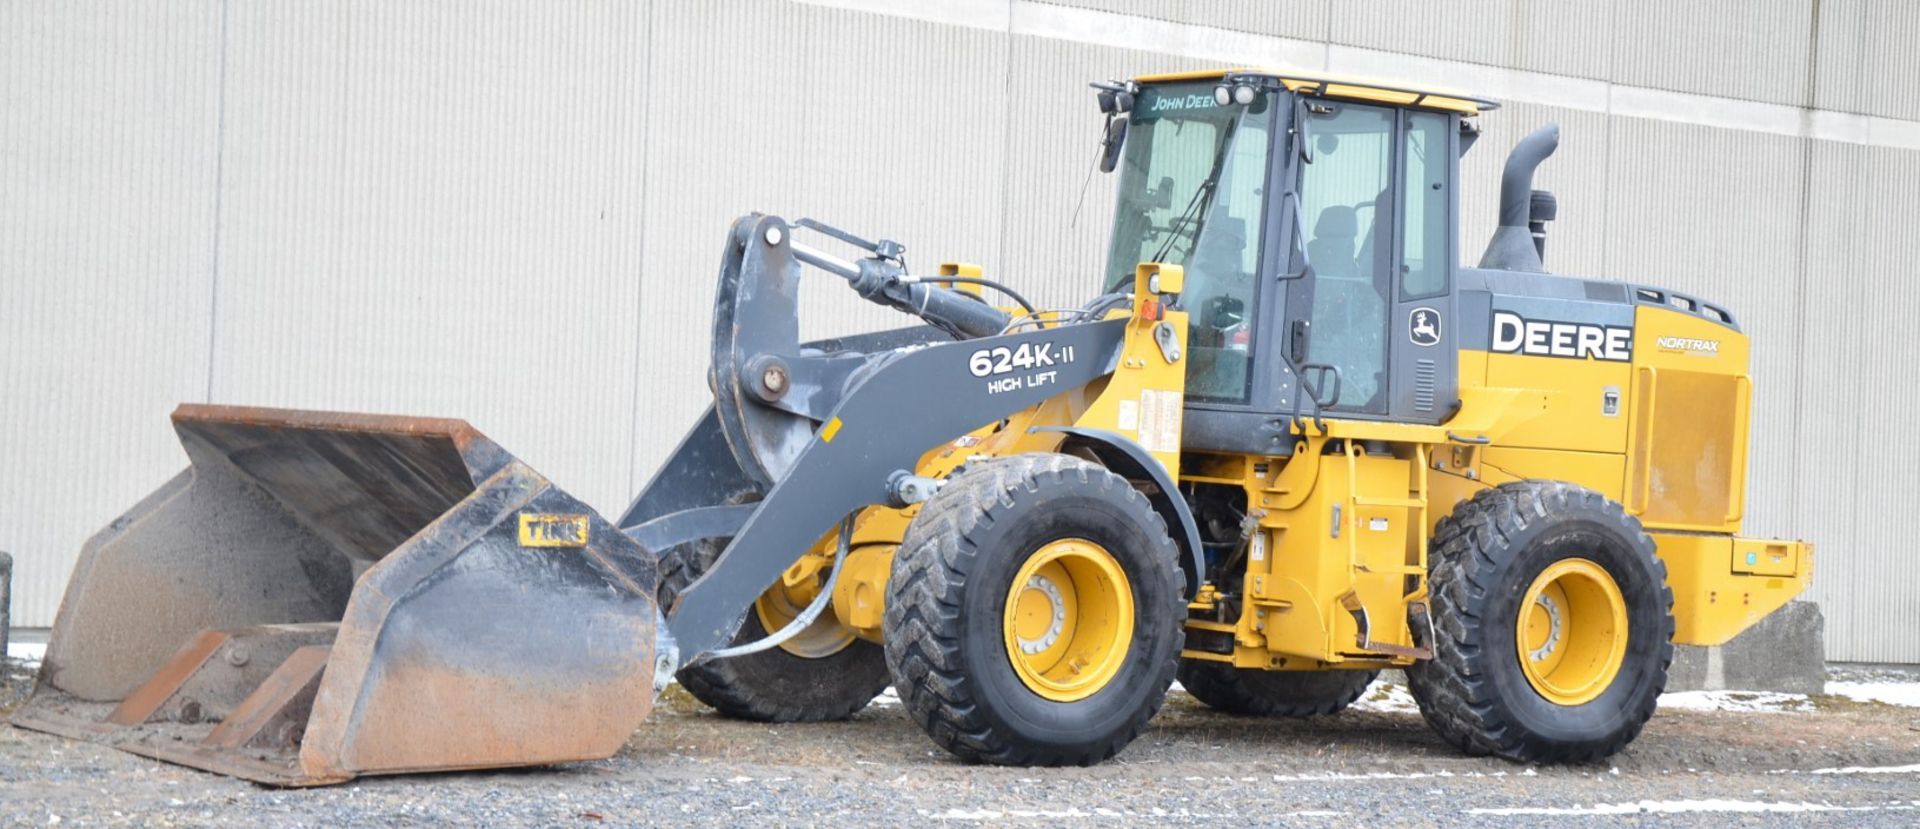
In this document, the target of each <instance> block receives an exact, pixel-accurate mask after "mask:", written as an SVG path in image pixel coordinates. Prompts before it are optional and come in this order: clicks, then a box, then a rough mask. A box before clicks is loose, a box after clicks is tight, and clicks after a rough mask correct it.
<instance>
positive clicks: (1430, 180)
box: [1400, 112, 1453, 300]
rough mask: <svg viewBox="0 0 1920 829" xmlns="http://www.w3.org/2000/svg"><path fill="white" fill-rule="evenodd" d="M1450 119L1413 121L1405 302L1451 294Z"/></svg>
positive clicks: (1406, 193)
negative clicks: (1449, 274) (1449, 287)
mask: <svg viewBox="0 0 1920 829" xmlns="http://www.w3.org/2000/svg"><path fill="white" fill-rule="evenodd" d="M1447 161H1448V158H1447V116H1445V115H1437V114H1435V113H1431V112H1414V113H1409V114H1408V116H1407V169H1406V179H1405V180H1404V181H1403V182H1402V184H1403V187H1402V188H1401V192H1402V194H1403V195H1402V196H1401V199H1402V206H1403V208H1404V210H1405V212H1406V236H1405V250H1404V252H1403V254H1402V258H1401V260H1400V298H1401V299H1403V300H1408V299H1426V298H1428V297H1433V296H1439V295H1441V294H1444V293H1446V292H1447V264H1448V256H1449V254H1448V251H1447V248H1448V245H1447V242H1448V241H1449V240H1448V238H1447V204H1448V202H1449V201H1450V200H1451V199H1452V197H1453V194H1452V193H1451V192H1449V191H1450V190H1451V189H1452V186H1453V183H1452V182H1450V181H1448V180H1447V175H1448V170H1449V165H1448V163H1447Z"/></svg>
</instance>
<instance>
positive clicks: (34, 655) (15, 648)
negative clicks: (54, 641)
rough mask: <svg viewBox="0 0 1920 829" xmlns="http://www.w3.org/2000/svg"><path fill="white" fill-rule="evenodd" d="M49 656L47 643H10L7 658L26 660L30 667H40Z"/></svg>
mask: <svg viewBox="0 0 1920 829" xmlns="http://www.w3.org/2000/svg"><path fill="white" fill-rule="evenodd" d="M46 655H47V643H45V642H8V643H7V656H9V657H11V658H14V659H23V660H26V662H27V664H28V665H38V664H40V660H41V659H43V658H45V657H46Z"/></svg>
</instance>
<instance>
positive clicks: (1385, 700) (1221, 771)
mask: <svg viewBox="0 0 1920 829" xmlns="http://www.w3.org/2000/svg"><path fill="white" fill-rule="evenodd" d="M0 673H4V674H6V677H5V678H4V679H0V710H4V709H6V708H9V707H10V706H12V705H16V704H18V702H19V701H20V697H21V696H22V695H23V688H24V685H25V683H26V682H30V681H31V680H30V677H29V676H28V674H27V672H26V671H24V670H20V669H19V666H18V665H17V664H15V665H12V666H9V669H8V670H6V671H0ZM1404 700H1405V697H1404V689H1397V688H1394V687H1391V686H1380V687H1379V688H1378V689H1377V691H1376V692H1375V693H1374V694H1373V698H1372V699H1371V700H1369V701H1367V702H1366V703H1364V704H1363V706H1362V710H1350V711H1348V712H1345V713H1343V714H1341V715H1338V716H1335V717H1330V718H1324V719H1321V720H1316V721H1309V722H1291V721H1263V720H1245V719H1238V718H1232V717H1227V716H1223V715H1220V714H1216V713H1213V712H1211V711H1209V710H1207V709H1205V708H1204V707H1202V706H1200V705H1199V704H1197V703H1195V702H1194V701H1193V700H1192V699H1191V698H1189V697H1187V696H1186V695H1185V694H1184V693H1179V692H1176V693H1175V694H1174V695H1173V696H1172V697H1171V698H1170V699H1169V700H1168V703H1167V706H1166V708H1165V709H1164V710H1163V711H1162V713H1161V714H1160V716H1159V717H1158V718H1156V719H1155V720H1154V723H1153V727H1152V728H1151V729H1150V730H1149V731H1148V732H1147V734H1146V735H1145V736H1143V737H1141V738H1140V740H1138V741H1137V742H1135V743H1134V744H1133V745H1132V746H1131V747H1129V748H1128V749H1127V750H1126V751H1125V752H1124V753H1123V754H1122V755H1121V757H1120V758H1119V759H1117V760H1115V761H1112V762H1109V763H1106V764H1103V765H1100V766H1097V767H1094V768H1089V769H1079V768H1075V769H1012V768H994V767H984V766H969V765H964V764H961V763H959V762H956V761H954V760H953V759H951V758H950V757H948V756H947V755H946V754H945V753H943V752H941V751H939V750H937V749H935V748H933V746H932V745H931V744H930V743H929V742H927V740H926V738H925V736H924V735H922V734H921V733H920V731H919V729H918V727H917V726H915V725H914V724H913V723H912V722H911V721H910V720H908V719H907V717H906V716H905V714H904V713H903V712H902V710H901V709H900V707H899V705H898V704H897V702H893V701H892V700H890V699H888V698H882V700H881V701H880V702H878V703H876V704H875V705H873V706H869V707H868V708H867V710H866V711H864V712H862V713H861V714H860V715H858V716H857V717H855V718H854V719H853V720H852V721H850V722H844V723H834V724H822V725H778V726H768V725H761V724H753V723H742V722H734V721H730V720H725V719H721V718H720V717H717V716H715V715H713V714H712V712H711V711H708V710H706V709H704V708H703V707H702V706H700V705H698V704H697V703H695V702H693V701H692V700H691V699H689V698H687V697H686V696H685V695H684V694H682V693H680V692H678V690H677V689H675V690H674V691H672V692H670V693H669V696H668V698H667V699H665V700H663V701H662V703H661V705H660V708H659V710H658V711H657V712H656V713H655V715H654V717H653V718H652V719H651V720H650V721H649V722H648V723H647V724H646V725H644V726H642V727H641V729H640V731H639V732H637V733H636V734H635V735H634V737H633V739H632V740H631V741H630V742H629V743H628V745H627V747H626V749H625V750H624V751H622V752H621V753H620V754H619V755H618V756H616V757H614V758H612V759H610V760H606V761H603V762H597V763H583V764H577V765H570V766H564V767H557V768H545V769H531V770H520V771H510V772H491V773H467V774H450V775H434V776H418V777H407V778H375V779H370V780H363V781H358V782H355V783H351V784H348V785H344V786H337V787H332V788H326V789H316V790H276V789H268V788H262V787H258V786H254V785H252V784H247V783H241V782H237V781H234V780H229V779H225V778H220V777H216V776H213V775H208V774H203V773H200V772H195V771H191V770H188V769H183V768H178V767H174V766H169V765H166V764H163V763H158V762H154V761H150V760H145V759H142V758H139V757H134V756H131V755H126V754H121V753H119V752H115V751H112V750H108V749H104V748H100V747H98V746H94V745H92V744H88V743H76V742H68V741H64V740H60V739H57V738H53V737H48V736H45V735H41V734H35V733H32V732H27V731H22V730H19V729H14V728H0V825H4V826H47V825H55V824H58V825H62V826H202V825H209V826H314V827H329V829H334V828H336V827H352V826H424V825H441V824H463V825H477V826H581V827H584V826H594V825H603V824H611V825H696V824H697V825H715V824H721V825H731V824H736V823H743V822H745V821H748V820H753V821H758V822H768V821H771V822H773V823H775V824H776V825H835V826H844V825H847V824H849V823H851V824H854V825H897V824H908V823H913V824H927V823H953V824H963V825H964V824H988V825H1005V824H1034V825H1039V824H1047V825H1054V824H1061V823H1066V824H1100V825H1117V824H1127V823H1137V824H1149V823H1151V824H1160V823H1178V824H1229V823H1231V824H1238V825H1247V824H1275V823H1286V824H1298V825H1303V826H1320V825H1324V826H1351V825H1368V826H1432V825H1447V826H1499V827H1505V826H1529V827H1530V826H1538V825H1556V826H1558V825H1570V826H1583V825H1600V824H1602V823H1606V824H1613V823H1616V822H1620V821H1625V822H1627V823H1629V824H1632V825H1654V826H1668V825H1680V826H1725V825H1730V824H1732V825H1741V826H1781V827H1788V826H1792V827H1799V826H1809V825H1831V826H1913V825H1915V824H1916V823H1920V709H1916V708H1903V707H1897V706H1891V705H1884V704H1878V703H1863V702H1857V701H1853V700H1848V699H1843V698H1838V697H1815V698H1813V699H1812V700H1810V701H1803V702H1802V703H1800V704H1798V705H1795V706H1792V707H1794V708H1798V709H1800V710H1790V711H1776V710H1763V711H1701V710H1694V709H1692V708H1680V709H1664V710H1662V711H1661V712H1660V713H1659V714H1658V715H1656V716H1655V718H1654V720H1653V722H1652V723H1651V724H1649V726H1648V727H1647V730H1646V732H1645V733H1644V734H1643V735H1642V736H1641V737H1640V739H1639V740H1638V741H1637V742H1635V743H1634V744H1633V746H1632V747H1631V748H1629V749H1628V750H1627V751H1626V752H1625V753H1623V754H1622V755H1620V756H1618V757H1616V758H1614V760H1613V761H1612V762H1610V763H1607V764H1601V765H1592V766H1574V767H1561V768H1531V767H1526V766H1518V765H1514V764H1511V763H1506V762H1502V761H1498V760H1487V759H1475V758H1467V757H1461V756H1459V755H1457V754H1456V753H1454V752H1453V751H1452V750H1451V749H1449V748H1447V747H1445V746H1443V745H1441V744H1440V743H1439V742H1438V741H1437V740H1436V739H1435V738H1434V737H1433V736H1432V735H1431V734H1430V733H1429V732H1428V731H1427V729H1426V726H1425V725H1424V724H1423V723H1422V722H1421V721H1420V716H1419V714H1417V713H1415V712H1413V711H1411V710H1410V709H1409V708H1408V706H1407V705H1406V704H1405V701H1404Z"/></svg>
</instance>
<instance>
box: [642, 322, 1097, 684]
mask: <svg viewBox="0 0 1920 829" xmlns="http://www.w3.org/2000/svg"><path fill="white" fill-rule="evenodd" d="M1125 329H1126V320H1124V319H1115V320H1107V321H1103V322H1093V323H1085V324H1081V325H1069V326H1063V327H1059V328H1047V329H1040V330H1035V331H1028V332H1024V333H1019V334H1006V335H1002V336H998V337H986V338H982V339H977V340H967V341H964V342H952V343H943V344H939V345H929V346H926V347H923V348H918V349H908V350H902V351H897V352H893V353H891V354H889V355H886V356H885V357H882V358H881V359H879V360H877V361H876V364H874V365H872V366H871V367H870V368H869V369H868V370H867V371H866V372H865V373H864V375H863V376H862V377H860V378H857V379H856V380H855V381H854V382H853V384H852V386H851V387H850V388H849V389H848V391H847V392H846V394H845V396H844V397H843V398H842V399H841V401H840V404H839V406H838V407H836V408H835V409H834V410H833V411H832V413H831V414H830V416H829V417H828V419H827V421H826V422H825V423H824V424H823V425H822V426H821V427H820V428H819V430H818V432H817V433H815V434H814V435H813V436H812V439H811V440H810V441H809V442H808V443H807V444H806V445H805V446H804V447H803V448H802V449H800V451H799V453H798V454H797V455H796V456H795V457H794V458H793V460H792V462H791V464H790V465H789V466H787V467H786V469H785V472H784V475H782V477H780V478H779V480H778V481H777V482H776V483H775V484H774V485H773V487H772V489H770V490H768V492H767V494H766V497H765V499H763V500H762V501H761V502H760V506H759V509H757V510H755V511H754V512H753V514H752V517H750V518H748V519H747V521H746V523H745V525H743V526H742V527H741V528H740V531H739V533H738V534H737V535H735V536H734V537H733V541H732V543H730V544H728V545H727V549H726V550H725V552H723V553H721V555H720V558H719V560H718V561H716V562H715V563H714V565H713V567H712V568H711V569H709V570H708V571H707V572H706V574H705V575H704V576H702V577H701V578H700V579H699V580H698V581H695V582H694V583H693V584H692V585H690V586H688V587H687V589H686V590H685V591H684V592H682V593H681V594H680V599H679V601H678V602H677V603H676V605H675V606H674V607H672V608H669V609H668V610H667V627H668V630H669V631H671V633H672V634H673V637H674V639H675V640H676V642H677V644H678V645H679V648H680V653H681V659H682V660H683V661H685V660H690V659H692V658H694V657H696V656H698V655H699V654H702V653H705V652H708V651H712V650H714V649H716V648H719V647H720V646H722V645H725V644H726V643H727V640H728V638H729V637H731V636H732V635H733V632H734V628H735V626H736V625H737V624H739V621H740V618H741V614H742V613H744V612H745V611H746V610H747V608H749V607H751V606H752V605H753V601H754V599H755V598H757V597H758V596H759V595H760V594H761V592H763V591H765V590H766V588H767V585H769V584H772V583H773V581H774V580H775V579H777V578H779V576H780V573H781V571H783V570H785V569H786V568H787V567H788V565H791V564H792V563H793V561H794V559H796V558H797V557H799V555H800V554H801V553H803V552H805V549H806V548H807V547H808V546H809V544H810V543H811V541H812V540H813V539H815V538H819V537H820V536H821V535H822V534H824V533H825V532H826V531H827V530H829V529H830V528H832V527H833V525H834V523H835V522H837V521H839V520H840V519H841V518H843V517H844V516H846V515H847V514H849V513H851V512H853V511H854V510H857V509H860V508H863V507H867V506H870V505H873V504H881V503H887V502H888V501H889V500H890V499H891V497H892V496H891V492H890V487H889V483H888V478H889V476H890V475H892V474H893V473H894V472H896V471H901V470H905V471H907V472H909V473H911V472H912V471H913V469H914V467H915V464H916V463H917V462H918V461H919V459H920V456H921V455H922V454H924V453H925V452H926V451H927V450H928V449H930V448H932V447H934V446H936V445H938V444H940V443H942V442H944V441H948V440H952V439H953V438H954V437H956V436H959V435H963V434H966V433H967V432H969V431H972V430H974V429H977V428H979V427H981V426H983V425H986V424H988V423H992V422H994V421H996V420H1000V419H1002V418H1005V417H1008V416H1009V415H1012V414H1014V413H1016V412H1018V411H1020V410H1022V409H1025V408H1027V407H1029V406H1032V405H1034V404H1036V403H1039V402H1041V401H1043V400H1046V399H1047V398H1050V397H1053V396H1054V395H1057V394H1060V393H1062V392H1064V391H1067V390H1069V389H1073V388H1076V387H1079V386H1083V385H1086V384H1087V383H1089V382H1091V381H1093V380H1095V379H1098V378H1100V377H1104V376H1106V375H1108V374H1110V373H1112V372H1113V370H1114V366H1115V360H1116V359H1117V358H1118V356H1119V353H1120V348H1121V344H1122V338H1123V336H1124V333H1125ZM1022 346H1027V347H1029V348H1030V349H1031V352H1030V353H1036V354H1044V355H1047V358H1046V359H1045V360H1043V361H1042V363H1043V364H1042V365H1037V366H1035V367H1034V368H1032V369H1029V370H1026V371H1024V372H1016V373H1009V374H994V375H989V376H986V377H982V376H977V375H976V374H975V373H974V367H975V366H976V365H977V364H978V361H975V360H973V359H972V358H973V355H975V354H976V353H978V352H981V351H983V350H992V349H995V348H1010V349H1019V348H1021V347H1022Z"/></svg>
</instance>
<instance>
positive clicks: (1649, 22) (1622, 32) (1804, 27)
mask: <svg viewBox="0 0 1920 829" xmlns="http://www.w3.org/2000/svg"><path fill="white" fill-rule="evenodd" d="M1812 44H1813V10H1812V5H1811V4H1810V3H1809V2H1807V0H1704V1H1703V2H1695V3H1671V2H1666V0H1614V25H1613V61H1612V67H1613V69H1612V76H1611V79H1612V80H1613V81H1614V82H1615V83H1623V84H1633V85H1635V86H1648V87H1653V88H1656V89H1670V90H1673V91H1676V92H1691V93H1694V94H1699V95H1723V96H1726V97H1729V98H1745V99H1747V100H1751V101H1770V102H1773V103H1778V104H1805V103H1806V102H1807V99H1808V92H1809V87H1808V79H1809V74H1810V73H1809V72H1808V62H1809V59H1810V58H1811V57H1812V54H1813V51H1812Z"/></svg>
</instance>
